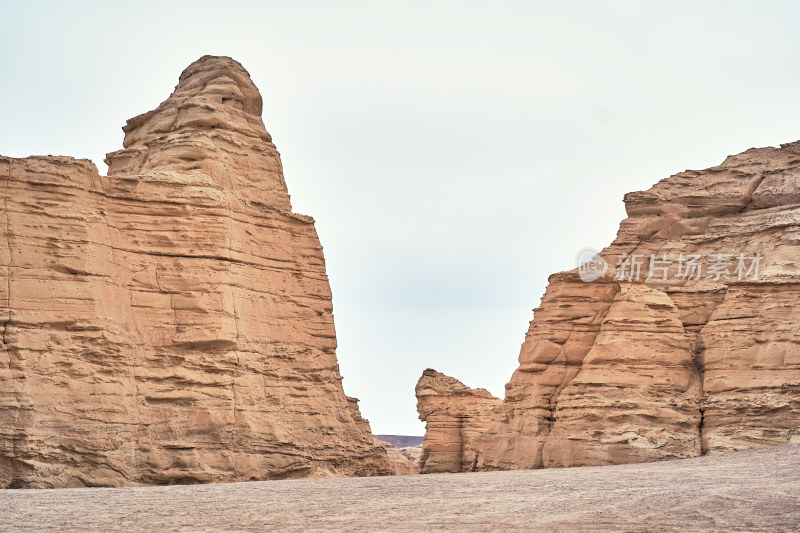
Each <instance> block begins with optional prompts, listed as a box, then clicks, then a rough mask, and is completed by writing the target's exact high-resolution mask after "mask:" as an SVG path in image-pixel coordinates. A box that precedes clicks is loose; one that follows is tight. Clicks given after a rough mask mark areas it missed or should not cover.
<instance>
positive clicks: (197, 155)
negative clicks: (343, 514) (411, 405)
mask: <svg viewBox="0 0 800 533" xmlns="http://www.w3.org/2000/svg"><path fill="white" fill-rule="evenodd" d="M123 130H124V132H125V141H124V149H123V150H120V151H117V152H113V153H110V154H108V157H107V160H106V162H107V163H108V165H109V175H108V176H107V177H106V176H100V175H98V172H97V169H96V168H95V166H94V165H93V164H92V163H91V162H90V161H88V160H76V159H72V158H69V157H51V156H47V157H29V158H25V159H11V158H5V157H3V158H0V176H2V177H3V179H4V184H3V188H4V189H5V198H4V203H3V210H4V213H3V216H2V219H0V221H1V223H2V227H3V233H2V235H3V240H4V241H5V242H4V243H2V245H1V246H0V265H2V266H1V267H0V272H2V275H3V277H4V278H5V280H6V281H5V283H2V284H0V306H2V311H0V316H2V352H0V487H65V486H82V485H106V486H120V485H135V484H151V483H154V484H164V483H195V482H216V481H234V480H253V479H273V478H287V477H305V476H337V475H375V474H388V473H391V466H390V465H389V462H388V459H387V457H386V453H385V451H384V450H383V448H381V447H378V446H376V445H375V443H374V441H373V439H372V437H371V435H370V429H369V425H368V423H367V421H366V420H363V419H362V418H361V417H360V415H359V410H358V406H357V403H356V401H357V400H355V399H354V398H349V397H347V396H345V394H344V391H343V389H342V383H341V380H342V378H341V376H340V374H339V368H338V365H337V361H336V354H335V349H336V337H335V332H334V324H333V315H332V307H331V293H330V289H329V286H328V279H327V276H326V274H325V262H324V258H323V255H322V248H321V246H320V243H319V239H318V238H317V234H316V231H315V229H314V221H313V219H311V218H310V217H307V216H303V215H298V214H295V213H292V211H291V205H290V201H289V194H288V192H287V190H286V185H285V183H284V179H283V173H282V168H281V162H280V157H279V154H278V152H277V150H276V148H275V146H274V145H273V144H272V141H271V138H270V135H269V134H268V133H267V131H266V129H265V128H264V124H263V123H262V121H261V96H260V94H259V92H258V90H257V89H256V87H255V85H254V84H253V82H252V81H251V80H250V77H249V75H248V73H247V72H246V71H245V70H244V68H242V66H241V65H239V64H238V63H237V62H236V61H233V60H232V59H230V58H224V57H209V56H206V57H203V58H201V59H200V60H198V61H196V62H195V63H193V64H192V65H190V66H189V67H188V68H187V69H186V70H185V71H184V72H183V73H182V74H181V76H180V81H179V83H178V86H177V87H176V88H175V91H174V92H173V93H172V95H171V96H170V97H169V98H168V99H167V100H166V101H165V102H164V103H162V104H161V105H160V106H159V107H158V108H157V109H155V110H154V111H150V112H148V113H145V114H143V115H140V116H138V117H135V118H133V119H131V120H129V121H128V123H127V125H126V126H125V127H124V128H123Z"/></svg>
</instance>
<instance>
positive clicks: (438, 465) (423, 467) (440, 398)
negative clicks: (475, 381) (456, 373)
mask: <svg viewBox="0 0 800 533" xmlns="http://www.w3.org/2000/svg"><path fill="white" fill-rule="evenodd" d="M416 394H417V412H418V413H419V419H420V420H422V421H423V422H425V437H424V439H423V441H422V456H421V457H420V459H419V468H420V473H422V474H430V473H435V472H463V471H467V470H469V469H471V468H472V466H473V461H474V459H475V453H474V452H473V451H472V450H471V449H470V447H469V445H470V443H471V442H472V439H474V438H475V437H476V436H477V435H479V434H480V433H482V432H484V431H486V429H487V428H488V425H489V418H490V415H491V412H492V409H494V408H495V407H496V406H498V405H499V404H500V403H501V400H500V399H499V398H495V397H494V396H492V395H491V394H490V393H489V391H487V390H486V389H471V388H469V387H467V386H466V385H464V384H463V383H461V382H460V381H458V380H457V379H455V378H451V377H450V376H446V375H444V374H442V373H441V372H437V371H436V370H433V369H430V368H429V369H427V370H425V371H424V372H423V373H422V376H421V377H420V378H419V381H418V382H417V386H416Z"/></svg>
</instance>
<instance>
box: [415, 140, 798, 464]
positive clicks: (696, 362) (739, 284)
mask: <svg viewBox="0 0 800 533" xmlns="http://www.w3.org/2000/svg"><path fill="white" fill-rule="evenodd" d="M625 205H626V210H627V214H628V218H627V219H626V220H625V221H623V222H622V224H621V226H620V230H619V233H618V235H617V238H616V239H615V240H614V242H613V243H612V244H611V245H610V246H609V247H608V248H606V249H605V250H603V251H602V252H600V254H599V256H600V258H602V260H601V259H599V258H595V264H596V265H598V264H600V263H602V262H603V261H605V262H607V263H608V265H609V268H608V271H607V272H606V273H605V275H603V276H601V277H599V279H596V280H594V281H588V282H587V281H584V280H583V278H582V277H581V274H582V273H584V272H586V271H585V270H583V269H582V270H581V271H578V270H574V271H571V272H562V273H559V274H555V275H553V276H551V277H550V280H549V286H548V287H547V290H546V292H545V295H544V297H543V298H542V303H541V305H540V307H539V308H538V309H536V310H535V314H534V319H533V321H532V322H531V325H530V329H529V331H528V334H527V336H526V339H525V342H524V343H523V345H522V348H521V350H520V355H519V368H518V369H517V370H516V371H515V372H514V375H513V376H512V378H511V381H510V383H508V385H506V397H505V400H504V402H503V403H502V405H501V406H500V407H499V408H498V409H496V410H495V412H494V414H493V416H492V419H491V425H490V427H489V429H488V430H487V431H486V432H485V433H483V434H482V435H480V436H479V437H477V438H476V439H475V440H473V441H472V444H471V447H472V449H473V450H474V452H475V453H476V454H477V458H476V462H475V468H476V469H478V470H493V469H523V468H541V467H556V466H578V465H604V464H612V463H631V462H644V461H653V460H660V459H671V458H680V457H692V456H696V455H701V454H704V453H717V452H722V451H726V450H735V449H742V448H750V447H759V446H767V445H773V444H781V443H786V442H790V441H796V440H797V439H798V435H800V327H799V326H798V324H800V306H798V303H800V265H799V263H798V257H800V142H795V143H792V144H786V145H782V146H781V147H780V148H763V149H751V150H748V151H746V152H744V153H742V154H739V155H736V156H731V157H729V158H727V159H726V160H725V161H724V162H723V163H722V164H721V165H720V166H717V167H714V168H710V169H708V170H705V171H699V172H695V171H687V172H683V173H680V174H677V175H675V176H672V177H670V178H667V179H665V180H662V181H661V182H659V183H658V184H656V185H655V186H654V187H652V188H651V189H650V190H648V191H646V192H636V193H631V194H628V195H626V197H625ZM594 272H599V273H602V269H600V268H599V266H598V268H596V269H595V270H594ZM586 277H587V278H588V279H591V278H590V277H588V276H586ZM437 438H438V437H437ZM449 439H450V440H449V441H448V442H449V443H450V446H452V447H457V446H459V444H458V443H459V442H460V441H459V438H458V437H457V436H452V437H449ZM427 441H428V436H427V435H426V442H427ZM440 448H442V449H444V447H443V446H442V445H440Z"/></svg>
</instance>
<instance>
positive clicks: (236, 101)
mask: <svg viewBox="0 0 800 533" xmlns="http://www.w3.org/2000/svg"><path fill="white" fill-rule="evenodd" d="M261 110H262V99H261V93H259V91H258V88H257V87H256V85H255V84H254V83H253V80H251V79H250V74H249V73H248V72H247V70H245V68H244V67H243V66H242V65H241V64H240V63H239V62H238V61H236V60H234V59H232V58H230V57H224V56H203V57H201V58H200V59H198V60H197V61H195V62H194V63H192V64H191V65H189V66H188V67H187V68H186V69H184V71H183V72H182V73H181V75H180V77H179V79H178V85H176V86H175V90H174V91H173V92H172V94H171V95H170V96H169V98H167V99H166V100H165V101H164V102H162V103H161V105H159V106H158V107H157V108H156V109H154V110H153V111H149V112H147V113H143V114H141V115H138V116H136V117H134V118H132V119H130V120H128V121H127V123H126V124H125V126H123V128H122V130H123V131H124V132H125V140H124V141H123V146H124V147H125V148H127V149H138V150H147V149H148V147H149V146H148V145H149V144H150V143H152V142H153V141H161V142H162V143H163V142H169V141H170V140H171V139H169V138H168V136H170V135H172V136H173V137H175V135H178V134H181V133H186V134H191V135H192V136H194V137H197V136H198V135H210V134H211V133H212V131H211V130H222V131H225V132H229V133H234V134H236V135H241V136H245V137H250V138H251V141H250V142H257V141H258V140H261V141H264V142H267V143H271V142H272V139H271V137H270V135H269V133H267V130H266V128H265V127H264V123H263V122H262V120H261ZM216 133H218V132H216ZM172 140H174V139H172ZM179 140H180V139H179ZM239 142H240V143H241V142H242V141H239Z"/></svg>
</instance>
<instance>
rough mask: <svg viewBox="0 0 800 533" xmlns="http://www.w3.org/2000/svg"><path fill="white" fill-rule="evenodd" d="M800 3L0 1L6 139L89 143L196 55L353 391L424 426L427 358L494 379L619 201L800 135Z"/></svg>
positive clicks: (382, 425)
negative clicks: (241, 106)
mask: <svg viewBox="0 0 800 533" xmlns="http://www.w3.org/2000/svg"><path fill="white" fill-rule="evenodd" d="M798 28H800V3H798V2H792V1H785V2H778V1H773V2H769V1H761V2H756V1H753V2H734V1H718V2H702V1H675V0H669V1H666V0H665V1H663V2H646V1H635V2H633V1H632V2H622V1H614V2H610V1H609V2H602V1H597V0H594V1H587V2H552V1H548V2H497V3H493V2H486V1H485V0H484V1H481V2H465V1H453V2H444V1H442V2H434V1H409V2H402V1H397V0H395V1H392V2H388V1H387V2H374V1H373V2H335V3H334V2H289V1H286V2H238V1H234V0H227V1H225V2H198V1H193V2H148V1H137V2H113V1H103V2H79V1H71V2H37V1H28V2H17V1H10V0H9V1H6V0H0V73H1V74H0V110H1V111H0V117H2V118H1V120H2V123H1V125H0V154H2V155H6V156H12V157H25V156H28V155H43V154H54V155H70V156H74V157H79V158H80V157H88V158H90V159H92V160H93V161H94V162H95V163H96V164H97V166H98V168H99V169H100V172H101V173H105V172H106V170H107V169H106V166H105V164H104V163H103V157H104V155H105V153H107V152H111V151H114V150H117V149H119V148H121V147H122V137H123V134H122V131H121V129H120V128H121V126H122V125H123V124H124V123H125V121H126V120H127V119H128V118H131V117H133V116H135V115H138V114H140V113H143V112H145V111H148V110H150V109H153V108H155V107H156V106H157V105H158V104H159V103H160V102H162V101H163V100H164V99H166V98H167V96H168V95H169V94H170V92H171V91H172V89H173V88H174V86H175V85H176V84H177V81H178V75H179V74H180V72H181V71H182V70H183V69H184V68H185V67H186V66H188V65H189V64H190V63H191V62H192V61H194V60H196V59H198V58H199V57H200V56H203V55H205V54H212V55H228V56H231V57H233V58H234V59H237V60H238V61H239V62H241V63H242V64H243V65H244V67H245V68H246V69H247V70H248V71H249V72H250V74H251V76H252V78H253V81H254V82H255V83H256V85H258V87H259V89H260V90H261V93H262V95H263V97H264V123H265V124H266V126H267V130H268V131H269V132H270V133H271V134H272V136H273V139H274V141H275V144H276V145H277V147H278V150H279V151H280V152H281V156H282V159H283V164H284V170H285V173H286V182H287V185H288V187H289V192H290V193H291V195H292V203H293V206H294V210H295V211H296V212H299V213H304V214H308V215H311V216H313V217H314V218H315V219H316V227H317V231H318V233H319V236H320V238H321V240H322V245H323V247H324V250H325V258H326V261H327V268H328V276H329V278H330V282H331V288H332V291H333V306H334V316H335V321H336V330H337V336H338V340H339V349H338V358H339V363H340V366H341V370H342V374H343V375H344V387H345V391H346V392H347V393H348V394H349V395H351V396H357V397H358V398H360V399H361V404H360V406H361V411H362V414H363V415H364V416H365V417H366V418H368V419H369V420H370V422H371V425H372V429H373V433H394V434H407V435H422V433H423V431H424V429H423V425H422V423H421V422H419V421H418V420H417V414H416V409H415V403H416V400H415V398H414V385H415V383H416V381H417V379H418V378H419V376H420V375H421V373H422V371H423V370H424V369H425V368H428V367H432V368H435V369H436V370H439V371H441V372H444V373H446V374H449V375H452V376H454V377H456V378H458V379H460V380H461V381H463V382H464V383H465V384H467V385H469V386H472V387H485V388H487V389H489V390H490V391H491V392H492V393H493V394H495V395H498V396H500V397H502V396H503V393H504V384H505V383H506V382H507V381H508V380H509V378H510V377H511V373H512V372H513V370H514V369H515V368H516V366H517V356H518V355H519V347H520V344H521V343H522V341H523V339H524V336H525V332H526V331H527V329H528V321H529V320H530V319H531V318H532V312H531V310H532V309H533V308H534V307H536V306H538V304H539V301H540V299H541V295H542V294H543V292H544V288H545V285H546V283H547V277H548V275H550V274H552V273H554V272H557V271H560V270H566V269H570V268H573V266H574V261H575V255H576V254H577V252H578V251H579V250H580V249H582V248H584V247H587V246H589V247H594V248H596V249H600V248H602V247H603V246H605V245H606V244H608V243H609V242H610V241H611V240H612V239H613V238H614V236H615V233H616V230H617V227H618V224H619V222H620V220H621V219H622V218H624V216H625V213H624V208H623V204H622V196H623V195H624V194H625V193H626V192H629V191H634V190H642V189H647V188H649V187H650V186H651V185H652V184H654V183H655V182H656V181H658V180H660V179H662V178H665V177H667V176H669V175H671V174H674V173H676V172H680V171H683V170H685V169H702V168H707V167H709V166H712V165H716V164H719V163H720V162H722V160H723V159H724V158H725V157H726V156H727V155H729V154H734V153H738V152H741V151H743V150H746V149H747V148H750V147H761V146H769V145H777V144H780V143H785V142H791V141H795V140H798V139H800V31H798Z"/></svg>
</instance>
